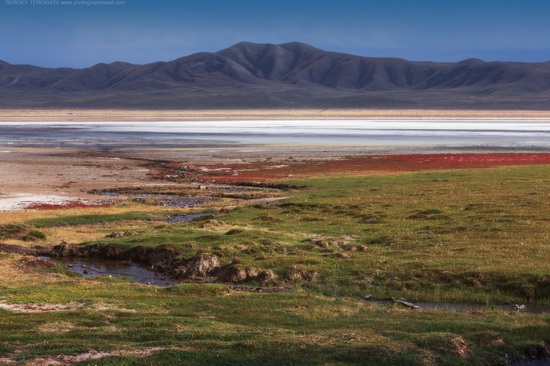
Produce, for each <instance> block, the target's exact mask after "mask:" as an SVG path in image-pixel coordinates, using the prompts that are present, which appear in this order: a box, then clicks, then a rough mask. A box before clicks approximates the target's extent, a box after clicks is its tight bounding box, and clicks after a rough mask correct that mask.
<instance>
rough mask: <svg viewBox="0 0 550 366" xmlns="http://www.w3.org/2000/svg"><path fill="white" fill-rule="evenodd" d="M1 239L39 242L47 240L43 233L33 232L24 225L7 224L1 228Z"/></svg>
mask: <svg viewBox="0 0 550 366" xmlns="http://www.w3.org/2000/svg"><path fill="white" fill-rule="evenodd" d="M0 239H4V240H6V239H13V240H23V241H38V240H45V239H46V235H45V234H44V233H43V232H41V231H38V230H32V229H29V228H28V227H26V226H23V225H16V224H7V225H1V226H0Z"/></svg>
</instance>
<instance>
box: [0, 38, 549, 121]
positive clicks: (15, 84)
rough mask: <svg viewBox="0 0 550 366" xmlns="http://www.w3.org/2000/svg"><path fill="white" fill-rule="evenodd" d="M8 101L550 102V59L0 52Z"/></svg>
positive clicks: (0, 92)
mask: <svg viewBox="0 0 550 366" xmlns="http://www.w3.org/2000/svg"><path fill="white" fill-rule="evenodd" d="M0 108H121V109H123V108H124V109H125V108H136V109H222V108H223V109H225V108H453V109H541V110H543V109H550V62H541V63H525V62H484V61H481V60H478V59H468V60H464V61H460V62H456V63H454V62H427V61H426V62H418V61H407V60H404V59H398V58H378V57H377V58H373V57H362V56H356V55H350V54H344V53H337V52H329V51H324V50H321V49H318V48H315V47H312V46H309V45H306V44H303V43H297V42H294V43H286V44H280V45H273V44H255V43H248V42H242V43H239V44H236V45H234V46H232V47H229V48H227V49H224V50H221V51H219V52H216V53H208V52H201V53H196V54H192V55H189V56H185V57H182V58H178V59H176V60H173V61H168V62H154V63H150V64H145V65H134V64H130V63H125V62H114V63H111V64H97V65H94V66H92V67H89V68H83V69H74V68H42V67H37V66H30V65H12V64H9V63H6V62H3V61H0Z"/></svg>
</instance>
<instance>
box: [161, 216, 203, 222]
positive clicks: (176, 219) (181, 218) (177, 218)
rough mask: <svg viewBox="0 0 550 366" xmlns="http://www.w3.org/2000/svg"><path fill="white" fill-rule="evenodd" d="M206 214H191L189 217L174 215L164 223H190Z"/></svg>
mask: <svg viewBox="0 0 550 366" xmlns="http://www.w3.org/2000/svg"><path fill="white" fill-rule="evenodd" d="M206 215H207V214H191V215H176V216H172V217H170V218H168V219H166V220H164V221H165V222H175V223H184V222H191V221H193V220H196V219H200V218H201V217H203V216H206Z"/></svg>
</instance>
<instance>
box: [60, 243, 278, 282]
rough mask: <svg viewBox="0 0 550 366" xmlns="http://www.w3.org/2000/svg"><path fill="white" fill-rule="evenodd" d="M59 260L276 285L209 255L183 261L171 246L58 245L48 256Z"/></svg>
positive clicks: (261, 273) (271, 277) (271, 278)
mask: <svg viewBox="0 0 550 366" xmlns="http://www.w3.org/2000/svg"><path fill="white" fill-rule="evenodd" d="M49 254H50V255H52V256H54V257H62V258H98V259H100V258H102V259H107V260H119V261H132V262H135V263H140V264H143V265H145V266H146V267H147V268H148V269H150V270H152V271H156V272H161V273H165V274H167V275H170V276H172V277H174V278H176V279H178V280H180V281H182V282H187V281H189V282H204V283H209V282H224V283H245V282H252V281H256V282H258V283H260V284H262V285H265V286H270V285H274V284H275V283H276V282H277V276H276V275H275V274H274V273H273V272H272V271H270V270H262V269H260V268H255V267H245V266H240V265H239V264H238V263H235V262H232V263H230V264H226V265H222V263H221V262H220V260H219V258H218V257H217V256H216V255H214V254H210V253H199V254H197V255H195V256H194V257H191V258H185V257H183V256H182V254H181V253H180V251H178V250H177V248H175V247H174V246H171V245H161V246H158V247H153V248H151V247H143V246H137V247H133V248H129V249H123V248H119V247H115V246H109V245H98V244H92V245H87V246H73V245H68V244H60V245H57V246H55V247H54V248H53V249H52V250H51V251H50V253H49Z"/></svg>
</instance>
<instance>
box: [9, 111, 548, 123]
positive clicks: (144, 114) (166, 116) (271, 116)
mask: <svg viewBox="0 0 550 366" xmlns="http://www.w3.org/2000/svg"><path fill="white" fill-rule="evenodd" d="M279 119H280V120H289V119H302V120H308V119H380V120H386V119H393V120H400V119H413V120H432V119H445V120H454V119H459V120H469V119H482V120H492V119H496V120H499V119H528V120H539V119H550V110H547V111H539V110H451V109H449V110H436V109H325V110H322V109H247V110H244V109H231V110H227V109H225V110H224V109H220V110H124V109H120V110H115V109H97V110H96V109H78V108H77V109H0V122H38V121H42V122H49V121H55V122H101V121H110V122H113V121H115V122H156V121H166V120H171V121H218V120H279Z"/></svg>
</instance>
